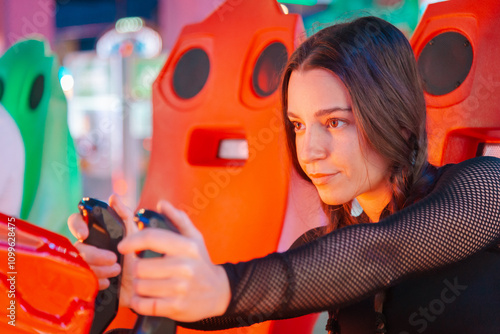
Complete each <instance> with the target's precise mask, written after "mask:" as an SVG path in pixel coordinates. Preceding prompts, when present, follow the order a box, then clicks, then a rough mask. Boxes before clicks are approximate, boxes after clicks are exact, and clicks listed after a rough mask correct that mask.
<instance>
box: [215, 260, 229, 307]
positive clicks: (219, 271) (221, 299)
mask: <svg viewBox="0 0 500 334" xmlns="http://www.w3.org/2000/svg"><path fill="white" fill-rule="evenodd" d="M215 270H216V275H217V278H218V279H217V281H218V282H220V284H219V289H218V291H220V293H219V295H218V298H217V301H218V302H217V305H216V312H217V314H216V316H221V315H223V314H224V313H226V311H227V308H228V306H229V303H230V302H231V287H230V284H229V278H228V277H227V274H226V270H225V269H224V267H223V266H221V265H216V266H215Z"/></svg>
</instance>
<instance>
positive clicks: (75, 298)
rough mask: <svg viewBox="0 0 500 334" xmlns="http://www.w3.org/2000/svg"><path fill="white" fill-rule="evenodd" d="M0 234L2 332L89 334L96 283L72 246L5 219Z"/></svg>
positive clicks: (0, 220) (55, 236) (1, 216)
mask: <svg viewBox="0 0 500 334" xmlns="http://www.w3.org/2000/svg"><path fill="white" fill-rule="evenodd" d="M0 234H1V235H2V238H1V239H0V254H1V256H0V258H1V262H0V304H1V305H5V306H6V307H3V308H2V309H1V310H0V316H1V321H0V332H1V333H16V334H17V333H35V332H36V333H47V334H49V333H50V334H56V333H72V334H73V333H85V334H86V333H88V331H89V330H90V326H91V324H92V319H93V316H94V299H95V297H96V295H97V289H98V284H97V278H96V277H95V275H94V273H93V272H92V271H91V270H90V268H89V266H88V265H87V263H86V262H85V261H83V259H82V258H81V257H80V256H79V254H78V251H77V250H76V248H74V247H73V245H72V244H71V243H70V241H69V240H68V239H66V238H65V237H63V236H60V235H58V234H55V233H53V232H50V231H47V230H44V229H42V228H39V227H37V226H34V225H31V224H29V223H27V222H25V221H22V220H18V219H15V218H12V217H8V216H6V215H4V214H1V213H0ZM10 305H14V307H12V308H11V309H8V308H7V306H10ZM12 321H14V322H12ZM9 322H11V323H10V324H9ZM14 323H15V326H13V324H14Z"/></svg>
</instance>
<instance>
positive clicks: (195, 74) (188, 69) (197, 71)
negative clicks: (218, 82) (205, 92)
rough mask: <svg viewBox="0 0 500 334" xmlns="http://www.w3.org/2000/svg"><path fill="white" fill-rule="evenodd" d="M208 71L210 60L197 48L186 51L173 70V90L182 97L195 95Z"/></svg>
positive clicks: (205, 79) (206, 77)
mask: <svg viewBox="0 0 500 334" xmlns="http://www.w3.org/2000/svg"><path fill="white" fill-rule="evenodd" d="M209 73H210V60H209V59H208V55H207V53H206V52H205V51H203V50H202V49H199V48H195V49H191V50H189V51H187V52H186V53H185V54H184V55H183V56H182V57H181V58H180V59H179V61H178V62H177V65H176V67H175V70H174V77H173V87H174V91H175V93H176V94H177V96H179V97H180V98H182V99H190V98H192V97H194V96H196V95H197V94H198V93H199V92H200V91H201V90H202V89H203V87H204V86H205V83H206V82H207V79H208V74H209Z"/></svg>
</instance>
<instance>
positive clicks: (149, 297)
mask: <svg viewBox="0 0 500 334" xmlns="http://www.w3.org/2000/svg"><path fill="white" fill-rule="evenodd" d="M158 211H160V212H161V213H163V214H164V215H166V216H167V217H169V218H170V219H171V220H172V222H173V223H174V224H175V225H176V226H177V228H178V229H179V232H180V235H179V234H176V233H173V232H171V231H167V230H160V229H155V228H148V229H144V230H142V231H140V232H138V233H135V234H133V235H130V236H127V237H126V238H125V239H124V240H122V242H121V243H120V244H119V245H118V250H119V251H120V252H121V253H123V254H127V255H131V254H134V253H135V252H137V251H142V250H147V249H149V250H152V251H154V252H157V253H161V254H166V255H165V256H164V257H161V258H149V259H137V261H136V262H135V263H134V268H133V275H134V282H133V291H134V294H133V296H132V299H131V305H130V306H131V307H132V308H133V309H134V310H135V311H136V312H138V313H140V314H143V315H151V316H163V317H168V318H171V319H174V320H177V321H184V322H192V321H197V320H201V319H204V318H208V317H212V316H218V315H222V314H223V313H224V312H225V311H226V309H227V306H228V305H229V301H230V298H231V292H230V287H229V281H228V278H227V276H226V272H225V271H224V269H223V268H222V267H220V266H216V265H214V264H212V261H211V260H210V257H209V255H208V252H207V249H206V246H205V243H204V240H203V236H202V235H201V233H200V232H199V231H198V230H197V229H196V228H195V227H194V225H193V223H192V222H191V221H190V220H189V218H188V216H187V215H186V213H185V212H183V211H180V210H177V209H175V208H174V207H173V206H172V205H171V204H170V203H168V202H166V201H160V202H159V203H158Z"/></svg>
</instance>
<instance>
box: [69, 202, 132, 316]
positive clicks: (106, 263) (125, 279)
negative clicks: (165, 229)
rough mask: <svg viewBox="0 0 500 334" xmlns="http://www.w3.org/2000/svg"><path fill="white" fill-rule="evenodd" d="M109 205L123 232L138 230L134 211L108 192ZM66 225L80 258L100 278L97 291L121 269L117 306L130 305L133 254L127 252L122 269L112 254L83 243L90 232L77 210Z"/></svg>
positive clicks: (107, 283) (105, 285) (103, 287)
mask: <svg viewBox="0 0 500 334" xmlns="http://www.w3.org/2000/svg"><path fill="white" fill-rule="evenodd" d="M109 205H110V206H111V207H112V208H113V209H114V210H115V211H116V213H118V215H119V216H120V217H121V218H122V220H123V222H124V223H125V230H126V233H125V235H131V234H133V233H135V232H137V230H138V229H137V226H136V224H135V223H134V220H133V217H134V216H133V212H132V210H130V209H129V208H127V206H126V205H125V204H123V202H122V201H121V200H120V198H119V197H118V196H116V195H111V197H110V198H109ZM68 227H69V229H70V231H71V234H73V235H74V236H75V237H76V238H77V239H78V241H77V242H75V247H76V249H78V251H79V252H80V255H81V256H82V258H83V259H84V260H85V261H86V262H87V263H88V265H89V266H90V268H91V269H92V271H94V273H95V275H96V276H97V278H98V280H99V290H103V289H106V288H107V287H108V286H109V278H110V277H115V276H117V275H118V274H119V273H120V272H122V281H121V282H122V283H121V288H120V306H124V307H130V299H131V297H132V294H133V286H132V280H133V278H132V268H133V265H134V262H135V261H136V257H135V256H134V254H126V255H124V258H123V271H122V268H120V265H119V264H118V263H117V258H116V255H115V253H113V252H111V251H108V250H105V249H100V248H97V247H95V246H91V245H87V244H84V243H83V241H84V240H85V239H87V237H88V235H89V229H88V226H87V224H86V223H85V221H84V220H83V218H82V216H81V215H80V214H79V213H75V214H72V215H71V216H70V217H69V218H68Z"/></svg>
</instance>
